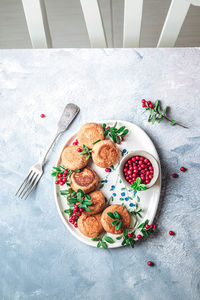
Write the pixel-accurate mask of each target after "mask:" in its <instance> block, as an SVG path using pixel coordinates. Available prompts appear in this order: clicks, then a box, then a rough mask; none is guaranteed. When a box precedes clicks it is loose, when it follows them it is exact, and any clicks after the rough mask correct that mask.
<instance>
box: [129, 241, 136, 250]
mask: <svg viewBox="0 0 200 300" xmlns="http://www.w3.org/2000/svg"><path fill="white" fill-rule="evenodd" d="M129 244H130V246H131V248H134V245H135V242H134V240H132V239H130V240H129Z"/></svg>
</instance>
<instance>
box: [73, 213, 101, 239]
mask: <svg viewBox="0 0 200 300" xmlns="http://www.w3.org/2000/svg"><path fill="white" fill-rule="evenodd" d="M78 229H79V230H80V232H81V233H82V234H84V235H86V236H87V237H89V238H95V237H97V236H98V235H99V234H100V233H101V232H102V231H103V227H102V224H101V214H97V215H90V216H88V215H87V214H86V213H85V212H84V213H82V215H81V216H80V217H79V218H78Z"/></svg>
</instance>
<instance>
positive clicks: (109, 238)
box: [104, 235, 115, 244]
mask: <svg viewBox="0 0 200 300" xmlns="http://www.w3.org/2000/svg"><path fill="white" fill-rule="evenodd" d="M104 240H105V241H106V242H107V243H109V244H113V243H114V242H115V241H114V240H113V239H112V238H111V237H110V236H107V235H105V236H104Z"/></svg>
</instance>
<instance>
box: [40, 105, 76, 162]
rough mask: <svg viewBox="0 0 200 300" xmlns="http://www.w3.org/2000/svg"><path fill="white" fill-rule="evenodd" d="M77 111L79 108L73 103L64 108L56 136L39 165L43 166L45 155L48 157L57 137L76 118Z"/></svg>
mask: <svg viewBox="0 0 200 300" xmlns="http://www.w3.org/2000/svg"><path fill="white" fill-rule="evenodd" d="M79 111H80V108H79V107H78V106H77V105H75V104H73V103H68V104H67V105H66V106H65V109H64V111H63V113H62V116H61V117H60V120H59V122H58V126H57V127H58V129H57V133H56V136H55V137H54V139H53V141H52V142H51V144H50V146H49V148H48V150H47V151H46V153H45V155H44V156H43V157H42V158H41V159H40V160H39V163H41V165H42V166H43V165H44V164H45V161H46V158H47V155H48V153H49V151H50V150H51V148H52V147H53V145H54V143H55V141H56V139H57V138H58V137H59V135H60V134H61V133H63V132H64V131H65V130H66V129H67V128H68V127H69V125H70V124H71V123H72V121H73V120H74V119H75V118H76V116H77V114H78V113H79Z"/></svg>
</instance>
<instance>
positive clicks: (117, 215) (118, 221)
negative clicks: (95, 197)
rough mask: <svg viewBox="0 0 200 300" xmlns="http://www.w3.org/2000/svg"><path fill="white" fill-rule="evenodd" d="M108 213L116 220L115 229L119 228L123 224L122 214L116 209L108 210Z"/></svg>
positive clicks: (114, 222)
mask: <svg viewBox="0 0 200 300" xmlns="http://www.w3.org/2000/svg"><path fill="white" fill-rule="evenodd" d="M107 215H108V216H109V217H110V218H112V219H113V220H114V221H113V222H112V225H114V226H115V229H116V230H119V229H120V228H121V226H122V220H121V216H120V214H119V213H118V212H117V211H114V212H113V213H111V212H107Z"/></svg>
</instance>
